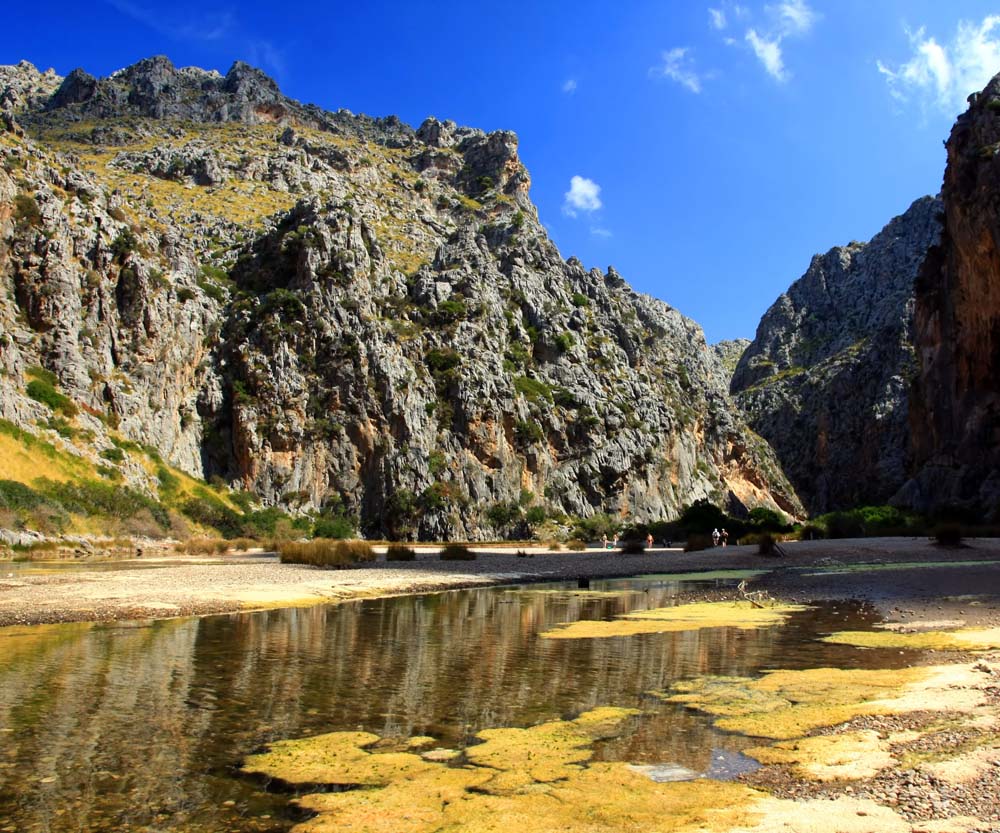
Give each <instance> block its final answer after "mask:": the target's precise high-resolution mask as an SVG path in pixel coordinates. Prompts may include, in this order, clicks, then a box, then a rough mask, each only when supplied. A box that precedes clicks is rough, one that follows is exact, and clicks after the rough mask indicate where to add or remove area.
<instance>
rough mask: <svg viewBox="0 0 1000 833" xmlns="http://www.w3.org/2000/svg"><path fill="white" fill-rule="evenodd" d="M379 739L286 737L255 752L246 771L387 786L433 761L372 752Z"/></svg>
mask: <svg viewBox="0 0 1000 833" xmlns="http://www.w3.org/2000/svg"><path fill="white" fill-rule="evenodd" d="M378 741H379V736H378V735H373V734H371V733H370V732H330V733H328V734H325V735H317V736H315V737H311V738H302V739H301V740H283V741H279V742H277V743H274V744H272V745H271V748H270V750H269V751H268V752H265V753H263V754H260V755H251V756H250V757H249V758H247V760H246V763H245V764H244V765H243V771H244V772H249V773H260V774H263V775H268V776H270V777H272V778H278V779H280V780H281V781H284V782H285V783H286V784H339V785H351V784H353V785H359V786H385V785H386V784H391V783H392V782H393V781H394V780H395V779H397V778H414V777H416V776H417V775H420V774H421V773H425V772H427V771H428V770H429V769H430V768H431V767H433V764H430V763H428V762H426V761H425V760H424V759H423V758H421V757H420V756H419V755H414V754H412V753H409V752H375V753H373V752H368V751H366V749H367V747H369V746H374V745H375V744H376V743H378Z"/></svg>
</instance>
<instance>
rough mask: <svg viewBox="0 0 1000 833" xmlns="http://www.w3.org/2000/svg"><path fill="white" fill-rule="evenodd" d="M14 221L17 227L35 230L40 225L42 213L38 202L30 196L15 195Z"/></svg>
mask: <svg viewBox="0 0 1000 833" xmlns="http://www.w3.org/2000/svg"><path fill="white" fill-rule="evenodd" d="M14 220H15V221H16V222H17V225H18V226H31V227H32V228H36V227H38V226H40V225H41V224H42V212H41V209H40V208H39V207H38V201H37V200H36V199H35V198H34V197H33V196H32V195H31V194H17V195H15V197H14Z"/></svg>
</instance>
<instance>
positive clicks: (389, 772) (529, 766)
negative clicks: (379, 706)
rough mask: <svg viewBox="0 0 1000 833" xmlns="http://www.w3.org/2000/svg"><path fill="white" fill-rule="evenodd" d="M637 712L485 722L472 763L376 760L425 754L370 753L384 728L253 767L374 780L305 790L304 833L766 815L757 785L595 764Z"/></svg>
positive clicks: (668, 823)
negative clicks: (520, 724) (759, 808)
mask: <svg viewBox="0 0 1000 833" xmlns="http://www.w3.org/2000/svg"><path fill="white" fill-rule="evenodd" d="M636 713H637V712H636V711H635V710H634V709H614V708H601V709H594V710H593V711H590V712H586V713H585V714H582V715H580V717H578V718H577V719H576V720H566V721H563V720H556V721H551V722H549V723H544V724H542V725H540V726H534V727H531V728H529V729H489V730H485V731H483V732H481V733H479V735H477V737H478V738H479V739H480V740H482V741H483V743H481V744H478V745H475V746H471V747H469V748H468V749H467V750H466V759H467V764H465V765H463V766H455V765H454V764H452V765H449V764H447V763H434V762H428V761H424V760H421V759H419V758H417V760H418V761H420V766H417V765H415V764H414V763H413V762H412V761H408V760H407V761H403V762H401V765H398V766H396V765H395V764H394V765H393V766H384V765H382V764H381V763H380V762H378V761H377V760H372V759H379V758H389V757H393V758H394V759H395V760H396V761H399V760H400V759H401V758H402V759H407V758H414V757H416V756H413V755H407V754H405V753H404V754H402V755H400V754H399V753H379V752H377V751H373V752H368V751H366V750H367V749H368V748H370V747H372V746H373V745H374V744H375V743H376V742H377V741H378V737H377V736H376V735H371V734H367V733H364V732H338V733H333V734H330V735H321V736H320V737H318V738H310V739H306V740H305V741H283V742H281V743H278V744H275V745H274V747H272V750H271V751H270V752H268V753H266V754H265V755H256V756H253V757H252V758H250V759H249V760H248V761H247V766H246V767H245V770H246V771H249V772H255V773H262V774H266V775H270V776H272V777H277V778H282V780H286V781H288V780H291V782H292V783H321V784H331V785H336V784H345V783H348V784H362V785H366V786H367V787H368V788H367V789H355V790H348V791H346V792H335V793H322V794H318V795H307V796H305V797H303V798H301V799H299V801H298V803H299V804H300V805H301V806H303V807H304V808H306V809H308V810H312V811H314V812H316V813H318V814H319V815H317V816H316V817H315V818H312V819H310V820H309V821H306V822H304V823H303V824H300V825H298V826H297V827H296V828H295V831H296V833H325V832H326V831H344V830H351V831H364V833H432V831H441V830H454V831H458V830H474V831H477V833H486V831H497V833H500V831H508V830H510V829H512V828H513V829H517V830H519V833H542V831H546V832H549V831H556V830H566V831H569V830H572V831H574V833H598V831H601V833H604V832H605V831H608V830H623V831H624V830H634V831H650V833H672V831H681V830H686V829H692V828H696V829H697V828H700V829H718V830H724V829H729V828H731V827H734V826H736V825H741V824H752V823H755V822H756V821H757V820H758V817H757V815H756V814H755V813H754V812H753V804H754V800H755V799H757V798H758V797H759V796H760V794H759V793H756V792H754V791H753V790H750V789H748V788H747V787H744V786H741V785H738V784H730V783H719V782H714V781H707V780H699V781H694V782H685V783H671V784H657V783H655V782H653V781H651V780H649V779H648V778H646V777H644V776H643V775H641V774H639V773H636V772H633V771H631V770H630V769H629V768H628V766H627V765H626V764H623V763H588V761H589V760H590V757H591V755H592V748H591V747H592V744H593V742H594V741H595V740H596V739H598V738H604V737H609V736H613V735H614V734H616V733H618V732H620V731H621V729H622V726H623V725H624V723H625V722H626V721H627V720H628V719H629V718H630V717H631V716H632V715H634V714H636ZM276 753H280V754H276ZM291 758H301V760H300V761H298V762H295V761H291V760H289V759H291ZM366 758H367V760H366ZM324 762H325V764H327V765H328V769H326V770H325V771H324ZM354 767H356V771H351V770H352V768H354ZM289 776H290V777H291V779H290V777H289ZM387 779H388V780H387Z"/></svg>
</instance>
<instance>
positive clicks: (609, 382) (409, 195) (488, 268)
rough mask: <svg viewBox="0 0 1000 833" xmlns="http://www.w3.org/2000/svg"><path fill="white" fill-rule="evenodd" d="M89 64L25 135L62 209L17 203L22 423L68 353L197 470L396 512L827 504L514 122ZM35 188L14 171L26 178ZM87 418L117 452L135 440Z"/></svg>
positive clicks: (11, 316)
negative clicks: (577, 209) (758, 430)
mask: <svg viewBox="0 0 1000 833" xmlns="http://www.w3.org/2000/svg"><path fill="white" fill-rule="evenodd" d="M69 81H70V79H67V81H66V82H64V83H63V84H62V86H61V87H60V91H59V92H58V93H56V95H55V96H53V97H52V98H51V99H49V100H48V103H47V105H46V106H42V105H41V104H38V103H37V102H36V103H34V104H32V103H31V101H33V99H30V97H27V98H26V97H23V96H22V98H21V101H22V104H21V105H20V107H21V109H19V110H18V111H17V112H16V116H17V118H18V119H19V120H21V121H23V123H24V124H25V125H26V126H27V129H28V131H29V138H26V139H25V140H24V141H23V142H22V144H21V145H19V146H18V147H17V148H11V149H8V148H7V147H6V146H0V154H11V155H13V154H15V153H17V154H19V156H18V158H21V156H23V157H24V159H25V162H24V164H23V166H22V169H21V170H20V171H19V174H18V176H19V177H23V178H24V179H25V180H26V181H28V182H30V189H31V193H32V194H33V195H34V199H35V200H36V202H37V204H38V208H39V219H38V220H37V222H34V221H33V222H30V223H28V222H16V221H15V220H14V219H13V217H12V216H11V215H10V214H4V213H3V211H2V210H0V234H2V235H3V238H2V239H3V248H2V249H0V262H2V266H3V269H2V274H3V275H4V276H5V277H4V278H3V280H4V281H5V288H6V289H8V290H10V293H11V294H10V296H8V295H6V294H4V295H3V296H0V326H2V328H3V329H4V331H6V332H24V335H25V338H24V339H23V340H17V341H13V342H11V343H10V345H9V346H8V347H6V348H4V350H3V351H2V352H0V356H2V358H3V366H4V367H9V368H11V369H12V370H13V371H15V372H14V373H12V374H11V375H10V376H5V377H0V391H2V397H0V403H2V409H0V410H2V412H3V414H4V415H8V414H9V415H10V416H9V417H7V418H12V419H14V420H15V421H16V422H18V424H20V425H23V426H24V427H26V428H28V429H29V430H38V426H37V424H36V423H37V422H38V420H39V418H40V417H41V416H44V413H45V411H44V409H43V408H42V406H40V405H39V403H36V402H33V400H30V399H28V398H27V397H26V396H25V395H24V391H23V384H24V381H23V376H22V374H23V372H24V370H25V368H27V367H30V366H32V365H41V366H43V367H45V368H47V369H49V370H51V371H52V372H53V373H55V374H56V376H57V378H58V381H59V384H60V386H61V388H62V389H63V390H64V391H65V392H66V393H67V394H68V395H70V396H71V397H72V398H73V399H74V400H76V401H77V402H78V403H80V404H81V405H83V406H86V408H87V409H89V411H90V412H91V413H93V414H100V415H102V416H103V418H104V419H105V421H107V422H109V423H110V424H113V425H117V426H118V430H119V431H120V432H121V433H122V434H124V435H125V436H126V437H128V438H131V439H134V440H136V441H138V442H142V443H145V444H149V445H152V446H155V447H156V448H157V449H158V450H159V452H160V453H161V454H162V455H163V456H164V457H165V458H166V459H168V460H169V461H171V462H172V463H174V464H175V465H177V466H179V467H181V468H183V469H184V470H186V471H188V472H190V473H191V474H194V475H196V476H201V477H208V476H212V475H220V476H222V477H223V478H224V479H225V480H227V481H228V482H229V483H230V484H232V485H233V486H235V487H239V488H244V489H249V490H252V491H253V492H254V493H255V494H256V495H257V496H259V498H260V499H261V500H263V501H264V502H265V503H267V504H270V505H281V506H284V507H286V508H289V509H291V510H293V511H305V510H310V509H319V508H321V507H323V506H326V505H330V504H335V505H338V506H340V507H342V508H343V509H344V510H346V511H347V512H348V513H350V514H353V515H356V516H357V517H358V519H359V520H360V522H361V525H362V529H363V530H364V531H365V532H366V533H368V534H371V535H390V536H392V537H422V538H433V539H443V538H455V537H461V538H470V539H485V538H496V537H499V536H504V535H508V534H523V533H524V532H525V527H524V523H526V522H525V521H524V520H522V519H521V516H522V515H523V513H524V512H525V510H527V509H528V508H529V506H533V507H535V509H536V513H537V510H544V513H545V514H546V515H547V516H549V517H550V518H552V520H551V521H550V522H549V523H551V524H554V525H555V526H558V525H559V524H560V523H562V521H561V520H560V518H561V517H562V516H563V514H570V515H580V516H590V515H593V514H594V513H597V512H606V513H609V514H611V515H613V516H614V517H618V518H621V519H623V520H629V521H633V520H634V521H641V520H646V519H660V518H665V517H672V516H675V515H676V514H677V513H678V512H679V511H680V509H681V507H682V506H683V505H684V504H686V503H690V502H692V501H694V500H696V499H699V498H703V497H708V498H712V499H714V500H716V501H718V502H720V503H725V504H727V505H728V506H730V507H732V508H734V509H740V508H742V509H744V510H745V508H746V507H751V506H755V505H766V506H771V507H778V508H781V509H782V510H783V511H785V512H788V513H790V514H792V515H799V514H801V512H802V508H801V505H800V504H799V503H798V499H797V497H796V496H795V493H794V491H793V490H792V488H791V487H790V486H789V484H788V482H787V481H786V480H785V478H784V476H783V474H782V473H781V470H780V467H779V466H778V465H777V463H776V461H775V458H774V456H773V453H772V452H771V450H770V448H769V447H768V446H767V444H766V443H765V442H764V441H762V440H761V439H760V438H759V437H757V436H755V435H754V434H753V433H752V432H750V431H749V430H748V429H747V427H746V425H745V424H744V423H743V421H742V419H741V418H740V416H739V414H738V412H737V410H736V408H735V406H734V403H733V402H732V400H731V399H730V398H729V395H728V392H727V389H726V388H727V381H728V376H729V372H728V371H727V370H726V369H725V367H724V366H723V363H722V360H721V359H720V357H719V354H718V353H717V351H715V350H713V349H712V348H710V347H708V345H706V343H705V340H704V335H703V334H702V331H701V329H700V328H699V327H698V326H697V325H696V324H694V322H692V321H690V320H688V319H686V318H684V317H683V316H682V315H680V314H679V313H678V312H677V311H676V310H673V309H672V308H670V307H669V306H667V305H666V304H664V303H662V302H660V301H656V300H654V299H652V298H648V297H645V296H642V295H638V294H636V293H635V292H634V291H633V290H632V289H631V288H630V287H629V286H628V284H627V283H626V281H625V280H624V278H623V277H622V276H621V275H619V274H618V273H617V271H615V270H614V269H613V268H609V269H608V270H607V271H606V272H601V271H599V270H596V269H594V270H589V271H588V270H586V269H585V268H584V267H583V266H582V264H580V262H579V261H577V260H575V259H571V260H569V261H564V260H563V259H562V258H561V257H560V255H559V253H558V251H557V249H556V247H555V246H554V244H553V243H552V241H551V240H549V238H548V236H547V234H546V232H545V230H544V228H543V227H542V226H541V224H540V223H539V222H538V218H537V212H536V210H535V208H534V206H533V204H532V203H531V201H530V198H529V196H528V188H529V185H530V179H529V177H528V174H527V171H526V170H525V168H524V166H523V164H522V163H521V161H520V158H519V156H518V153H517V137H516V136H515V135H514V134H513V133H510V132H507V131H498V132H495V133H489V134H487V133H483V132H482V131H479V130H474V129H471V128H463V127H458V126H456V125H454V124H452V123H449V122H444V123H438V122H434V121H428V122H425V123H424V125H422V126H421V128H420V129H419V130H418V131H414V130H413V129H412V128H410V127H408V126H407V125H405V124H402V123H401V122H400V121H399V120H398V119H395V118H391V117H390V118H386V119H370V118H368V117H365V116H354V115H352V114H349V113H346V112H343V111H342V112H338V113H326V112H323V111H321V110H319V109H318V108H314V107H310V106H308V105H301V104H299V103H298V102H294V101H292V100H290V99H287V98H285V97H284V96H283V95H282V94H281V93H280V91H279V90H278V88H277V86H276V85H274V83H273V82H271V81H270V79H267V78H266V77H265V76H263V75H262V74H261V73H259V71H256V70H253V69H252V68H249V67H247V66H246V65H241V64H237V65H234V67H233V69H232V70H230V72H229V73H228V74H227V75H226V76H225V77H222V76H219V75H218V74H217V73H207V72H204V71H202V70H197V69H194V68H186V69H180V70H179V69H176V68H174V67H173V65H172V64H170V62H169V61H167V60H166V59H163V58H154V59H149V60H147V61H143V62H140V63H139V64H137V65H135V66H134V67H129V68H127V69H125V70H122V71H121V72H118V73H115V74H114V75H113V76H111V77H109V78H106V79H99V80H97V81H96V82H94V83H91V80H88V78H87V77H85V76H84V75H83V74H77V75H76V76H75V77H74V78H73V81H72V83H69ZM77 119H87V121H88V124H87V126H86V127H80V128H76V127H74V125H76V120H77ZM222 122H225V123H227V124H226V125H222V124H220V123H222ZM233 122H235V123H236V125H235V126H234V125H233V124H231V123H233ZM192 123H193V126H192ZM67 125H69V128H67ZM54 129H55V130H57V131H58V133H57V135H59V136H60V137H61V141H68V142H74V143H76V146H77V147H78V148H80V151H81V154H82V155H84V156H85V155H86V154H87V153H88V151H89V150H91V149H92V148H93V145H94V143H95V142H96V143H104V142H107V143H109V145H108V146H104V145H102V148H101V150H102V152H104V151H105V150H107V148H108V147H110V148H113V149H114V151H115V156H114V160H113V163H112V165H111V166H107V165H106V164H104V163H103V162H101V163H100V164H93V163H92V164H91V165H90V167H87V166H86V165H83V164H81V163H80V157H76V158H74V157H73V156H71V155H65V154H63V153H61V152H60V150H59V149H57V148H54V147H53V146H52V145H51V144H50V143H49V140H48V136H49V135H50V131H51V130H54ZM67 129H68V130H69V133H67ZM192 133H196V134H197V135H196V136H192V135H191V134H192ZM67 137H68V138H67ZM140 140H141V142H142V145H141V147H136V146H135V144H136V143H137V142H138V141H140ZM116 142H121V143H123V144H122V145H121V146H119V145H116V144H114V143H116ZM101 158H102V159H103V157H101ZM0 161H2V160H0ZM122 172H127V176H123V175H122ZM164 180H167V182H165V181H164ZM18 187H19V186H18V185H17V183H16V182H15V181H14V179H13V178H12V177H9V176H8V175H7V174H6V173H5V172H4V170H3V168H2V167H0V196H2V195H4V194H7V195H9V196H8V197H7V200H10V199H12V198H13V196H14V195H15V194H16V193H17V191H18ZM226 189H228V190H226ZM222 193H224V194H226V195H227V196H226V197H225V198H222V197H220V196H219V194H222ZM291 193H295V194H297V195H298V196H297V198H295V199H297V201H296V202H295V203H294V205H292V203H293V198H291V197H290V196H289V194H291ZM64 194H65V195H66V196H64ZM243 195H246V196H245V197H244V196H243ZM233 199H238V200H243V201H244V202H242V203H241V204H239V205H237V206H233V205H232V204H231V203H230V202H229V201H231V200H233ZM258 199H266V200H271V201H273V202H274V204H276V205H277V206H279V208H278V210H276V212H275V213H274V214H273V215H272V216H270V217H261V216H260V213H259V212H258V213H257V214H254V213H253V209H256V207H257V205H256V200H258ZM290 205H291V206H292V207H291V208H288V206H290ZM234 209H238V210H234ZM244 210H245V212H244ZM242 213H246V214H247V215H248V216H250V217H251V219H250V220H243V219H242ZM10 297H13V298H14V301H13V302H12V301H11V300H10V299H9V298H10ZM19 320H23V321H24V322H26V324H25V325H20V326H19V325H18V324H17V322H18V321H19ZM40 409H41V413H39V410H40ZM82 418H83V417H81V419H82ZM88 419H93V423H92V428H91V429H90V430H93V431H94V435H95V436H94V440H93V442H92V444H91V445H90V446H89V447H88V448H87V449H85V450H83V451H79V452H78V453H84V454H88V455H90V456H91V459H93V460H94V461H95V462H96V461H99V459H100V458H99V457H98V456H97V455H98V453H99V451H100V450H101V449H106V448H108V447H109V442H110V441H109V439H108V436H107V429H106V428H105V427H104V424H103V423H102V422H100V421H99V420H97V419H96V418H93V417H88ZM88 425H91V423H88ZM121 474H122V476H123V477H124V478H125V479H126V482H129V483H131V484H133V485H135V486H136V487H138V488H141V489H143V490H144V491H147V492H151V493H155V492H156V490H157V488H158V483H157V480H156V477H155V476H153V475H150V474H149V473H148V472H146V471H145V470H144V469H142V467H140V466H136V467H134V468H132V469H130V468H128V467H124V466H123V467H122V471H121ZM498 507H499V509H498ZM504 507H507V508H509V507H514V509H513V510H511V511H510V512H507V513H506V515H507V516H506V517H505V516H504V512H503V511H499V510H503V509H504Z"/></svg>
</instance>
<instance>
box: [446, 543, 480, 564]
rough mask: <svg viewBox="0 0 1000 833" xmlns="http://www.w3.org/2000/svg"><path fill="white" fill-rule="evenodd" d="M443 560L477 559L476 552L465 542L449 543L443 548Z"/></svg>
mask: <svg viewBox="0 0 1000 833" xmlns="http://www.w3.org/2000/svg"><path fill="white" fill-rule="evenodd" d="M441 560H442V561H475V560H476V554H475V553H474V552H473V551H472V550H470V549H469V548H468V547H467V546H465V544H448V545H446V546H445V547H443V548H442V549H441Z"/></svg>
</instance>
